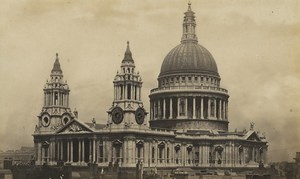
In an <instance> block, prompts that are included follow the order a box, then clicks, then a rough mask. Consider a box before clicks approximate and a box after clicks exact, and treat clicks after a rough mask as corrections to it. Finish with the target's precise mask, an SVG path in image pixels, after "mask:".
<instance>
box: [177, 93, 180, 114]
mask: <svg viewBox="0 0 300 179" xmlns="http://www.w3.org/2000/svg"><path fill="white" fill-rule="evenodd" d="M177 119H180V98H179V97H177Z"/></svg>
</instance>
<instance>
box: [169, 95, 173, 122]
mask: <svg viewBox="0 0 300 179" xmlns="http://www.w3.org/2000/svg"><path fill="white" fill-rule="evenodd" d="M172 118H173V101H172V97H170V117H169V119H172Z"/></svg>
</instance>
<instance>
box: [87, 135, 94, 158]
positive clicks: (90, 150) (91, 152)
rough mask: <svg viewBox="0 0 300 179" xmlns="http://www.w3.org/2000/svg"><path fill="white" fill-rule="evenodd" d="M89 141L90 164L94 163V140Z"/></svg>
mask: <svg viewBox="0 0 300 179" xmlns="http://www.w3.org/2000/svg"><path fill="white" fill-rule="evenodd" d="M88 141H89V162H92V160H93V156H92V155H93V150H92V147H93V146H92V140H91V139H88Z"/></svg>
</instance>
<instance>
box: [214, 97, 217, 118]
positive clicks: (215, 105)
mask: <svg viewBox="0 0 300 179" xmlns="http://www.w3.org/2000/svg"><path fill="white" fill-rule="evenodd" d="M214 118H217V99H216V98H214Z"/></svg>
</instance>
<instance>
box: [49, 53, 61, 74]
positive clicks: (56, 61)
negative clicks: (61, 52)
mask: <svg viewBox="0 0 300 179" xmlns="http://www.w3.org/2000/svg"><path fill="white" fill-rule="evenodd" d="M54 72H59V73H62V70H61V68H60V63H59V58H58V53H56V59H55V62H54V65H53V68H52V70H51V73H54Z"/></svg>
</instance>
